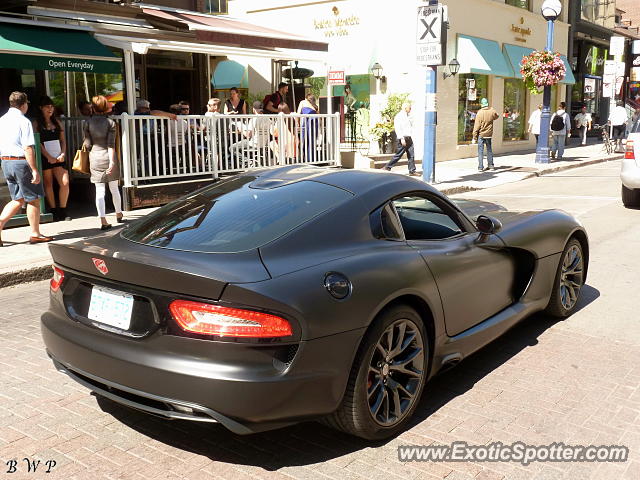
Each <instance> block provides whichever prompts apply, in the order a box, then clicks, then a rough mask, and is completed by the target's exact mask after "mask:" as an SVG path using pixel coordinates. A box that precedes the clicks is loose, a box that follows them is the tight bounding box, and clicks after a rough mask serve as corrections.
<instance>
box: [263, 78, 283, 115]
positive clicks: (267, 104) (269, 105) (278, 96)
mask: <svg viewBox="0 0 640 480" xmlns="http://www.w3.org/2000/svg"><path fill="white" fill-rule="evenodd" d="M288 92H289V85H287V84H286V83H284V82H280V83H279V84H278V90H277V91H275V92H273V93H272V94H271V95H267V96H266V97H265V99H264V100H263V102H262V104H263V105H264V113H279V111H278V106H279V105H280V104H281V103H286V102H285V100H286V98H285V97H286V95H287V93H288Z"/></svg>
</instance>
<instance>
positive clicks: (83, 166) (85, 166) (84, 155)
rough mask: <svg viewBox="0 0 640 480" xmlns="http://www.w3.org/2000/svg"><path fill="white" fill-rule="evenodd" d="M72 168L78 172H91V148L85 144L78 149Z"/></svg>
mask: <svg viewBox="0 0 640 480" xmlns="http://www.w3.org/2000/svg"><path fill="white" fill-rule="evenodd" d="M71 168H72V169H73V170H74V171H76V172H80V173H89V150H87V147H85V146H84V145H83V146H82V148H81V149H80V150H78V151H76V155H75V157H73V166H72V167H71Z"/></svg>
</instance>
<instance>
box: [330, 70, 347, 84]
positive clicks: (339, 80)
mask: <svg viewBox="0 0 640 480" xmlns="http://www.w3.org/2000/svg"><path fill="white" fill-rule="evenodd" d="M328 79H329V85H345V84H346V83H347V82H346V77H345V75H344V70H330V71H329V74H328Z"/></svg>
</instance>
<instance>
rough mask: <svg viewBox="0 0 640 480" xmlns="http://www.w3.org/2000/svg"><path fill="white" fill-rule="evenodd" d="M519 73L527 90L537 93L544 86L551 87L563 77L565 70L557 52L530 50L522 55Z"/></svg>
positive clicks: (540, 91)
mask: <svg viewBox="0 0 640 480" xmlns="http://www.w3.org/2000/svg"><path fill="white" fill-rule="evenodd" d="M520 73H521V74H522V77H523V78H524V84H525V86H526V87H527V88H528V89H529V91H530V92H531V93H532V94H534V95H537V94H539V93H542V89H543V88H544V87H547V86H549V87H551V86H553V85H555V84H557V83H558V82H559V81H560V80H562V79H563V78H564V76H565V75H566V73H567V70H566V68H565V66H564V62H563V61H562V58H561V57H560V54H559V53H558V52H547V51H546V50H545V51H541V52H537V51H536V52H532V53H531V54H530V55H527V56H525V57H522V60H521V61H520Z"/></svg>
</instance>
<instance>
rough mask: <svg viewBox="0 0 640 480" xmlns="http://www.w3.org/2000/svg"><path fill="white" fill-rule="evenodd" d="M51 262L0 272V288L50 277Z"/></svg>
mask: <svg viewBox="0 0 640 480" xmlns="http://www.w3.org/2000/svg"><path fill="white" fill-rule="evenodd" d="M51 263H52V262H48V263H47V264H46V265H37V266H34V267H31V268H27V269H24V270H18V271H14V272H4V273H0V289H2V288H5V287H13V286H15V285H19V284H21V283H28V282H38V281H40V280H49V279H50V278H51Z"/></svg>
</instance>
